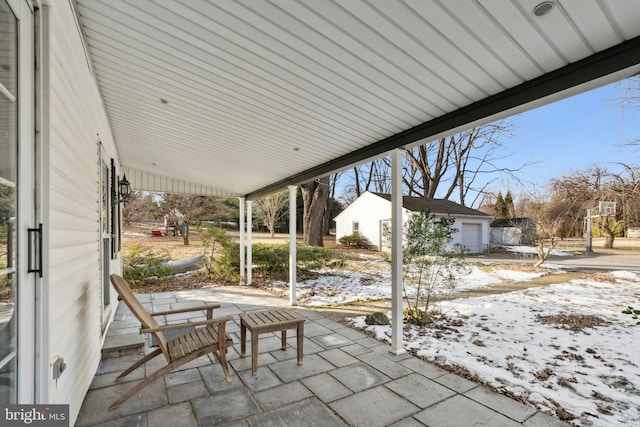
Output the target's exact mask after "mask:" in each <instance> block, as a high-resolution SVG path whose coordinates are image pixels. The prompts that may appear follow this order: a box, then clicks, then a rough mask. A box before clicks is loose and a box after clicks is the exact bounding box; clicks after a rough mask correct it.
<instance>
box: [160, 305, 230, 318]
mask: <svg viewBox="0 0 640 427" xmlns="http://www.w3.org/2000/svg"><path fill="white" fill-rule="evenodd" d="M214 308H220V304H211V305H200V306H195V307H185V308H176V309H175V310H166V311H156V312H153V313H149V314H150V315H152V316H164V315H167V314H176V313H188V312H190V311H203V310H212V311H213V309H214Z"/></svg>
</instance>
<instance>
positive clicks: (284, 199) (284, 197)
mask: <svg viewBox="0 0 640 427" xmlns="http://www.w3.org/2000/svg"><path fill="white" fill-rule="evenodd" d="M288 202H289V193H288V192H286V191H283V192H281V193H276V194H270V195H268V196H266V197H263V198H261V199H257V200H256V201H255V202H254V205H253V206H254V209H253V215H254V216H255V218H256V220H257V221H259V222H262V223H263V224H264V225H265V226H266V227H267V229H268V230H269V233H270V235H271V238H273V237H274V235H275V232H276V224H277V223H278V221H280V220H281V219H282V218H283V217H284V215H285V214H286V212H287V210H286V207H287V204H288Z"/></svg>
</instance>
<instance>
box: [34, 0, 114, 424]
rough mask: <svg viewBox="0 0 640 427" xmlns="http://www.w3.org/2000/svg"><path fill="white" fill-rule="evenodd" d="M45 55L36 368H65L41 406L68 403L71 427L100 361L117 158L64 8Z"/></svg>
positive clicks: (53, 17)
mask: <svg viewBox="0 0 640 427" xmlns="http://www.w3.org/2000/svg"><path fill="white" fill-rule="evenodd" d="M49 55H50V68H49V72H50V86H49V96H50V102H49V114H50V119H49V120H50V121H49V123H50V127H49V141H50V143H49V164H48V178H47V179H48V181H49V182H48V183H47V182H45V183H44V185H47V189H48V193H49V200H48V202H49V212H48V217H49V223H48V224H44V227H45V229H46V234H48V242H49V245H48V248H45V250H47V251H48V257H49V269H48V271H47V272H45V280H46V281H48V283H46V284H45V286H47V287H48V295H49V301H48V306H47V311H48V313H47V315H48V324H49V327H48V328H49V337H48V352H47V353H48V354H44V355H42V363H48V364H49V365H50V366H51V365H52V364H53V362H54V361H55V360H56V359H57V358H58V357H62V358H64V360H65V362H66V365H67V368H66V370H65V371H64V372H63V374H62V375H61V377H60V378H59V379H57V380H54V379H53V378H52V377H51V374H49V381H48V390H47V394H46V395H47V397H48V399H47V400H48V402H47V403H52V404H55V403H67V404H69V405H70V418H71V420H70V424H71V425H73V424H74V422H75V419H76V417H77V414H78V412H79V410H80V407H81V405H82V401H83V399H84V396H85V394H86V391H87V390H88V388H89V385H90V383H91V381H92V379H93V376H94V375H95V372H96V370H97V368H98V365H99V363H100V359H101V349H102V344H103V331H102V324H103V321H104V320H106V319H102V298H103V294H102V284H101V271H102V261H101V235H100V213H99V212H100V199H101V198H100V186H99V177H100V165H101V160H100V156H101V153H103V155H104V156H106V157H108V158H111V157H112V158H116V160H117V155H116V150H115V145H114V143H113V140H112V136H111V131H110V126H109V123H108V120H107V115H106V112H105V110H104V108H103V104H102V101H101V96H100V93H99V91H98V88H97V85H96V81H95V80H94V76H93V75H92V72H91V67H90V64H89V62H88V61H87V56H86V55H85V49H84V44H83V41H82V38H81V35H80V33H79V31H78V25H77V22H76V17H75V14H74V11H73V10H72V8H71V6H70V3H69V2H53V4H52V6H51V9H50V49H49ZM45 65H46V64H45ZM99 142H100V143H101V144H102V148H101V147H100V143H99ZM45 167H47V165H45ZM110 264H111V265H110V270H111V271H112V272H119V271H121V268H122V267H121V258H120V257H118V259H115V260H112V261H110ZM109 292H110V293H111V294H112V295H111V296H110V300H111V301H117V299H116V296H115V293H114V291H113V289H111V287H109ZM114 311H115V309H113V310H112V312H114ZM112 315H113V314H111V316H112ZM48 371H49V373H51V371H52V369H51V367H49V368H48Z"/></svg>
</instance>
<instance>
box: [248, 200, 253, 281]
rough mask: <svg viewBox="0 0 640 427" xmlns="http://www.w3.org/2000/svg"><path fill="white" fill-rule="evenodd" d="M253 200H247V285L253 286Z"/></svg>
mask: <svg viewBox="0 0 640 427" xmlns="http://www.w3.org/2000/svg"><path fill="white" fill-rule="evenodd" d="M252 205H253V201H252V200H247V285H250V284H251V272H252V269H253V260H252V259H251V255H252V252H253V247H252V246H251V235H252V232H253V221H252V219H253V216H252V214H251V207H252Z"/></svg>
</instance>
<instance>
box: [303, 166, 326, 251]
mask: <svg viewBox="0 0 640 427" xmlns="http://www.w3.org/2000/svg"><path fill="white" fill-rule="evenodd" d="M300 189H301V191H302V202H303V207H304V209H303V221H302V231H303V241H304V244H305V245H309V246H324V244H323V242H322V239H323V237H324V227H323V226H324V221H323V219H324V215H325V207H326V205H327V198H328V197H329V177H324V178H321V179H318V180H316V181H310V182H307V183H305V184H302V185H301V186H300Z"/></svg>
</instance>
